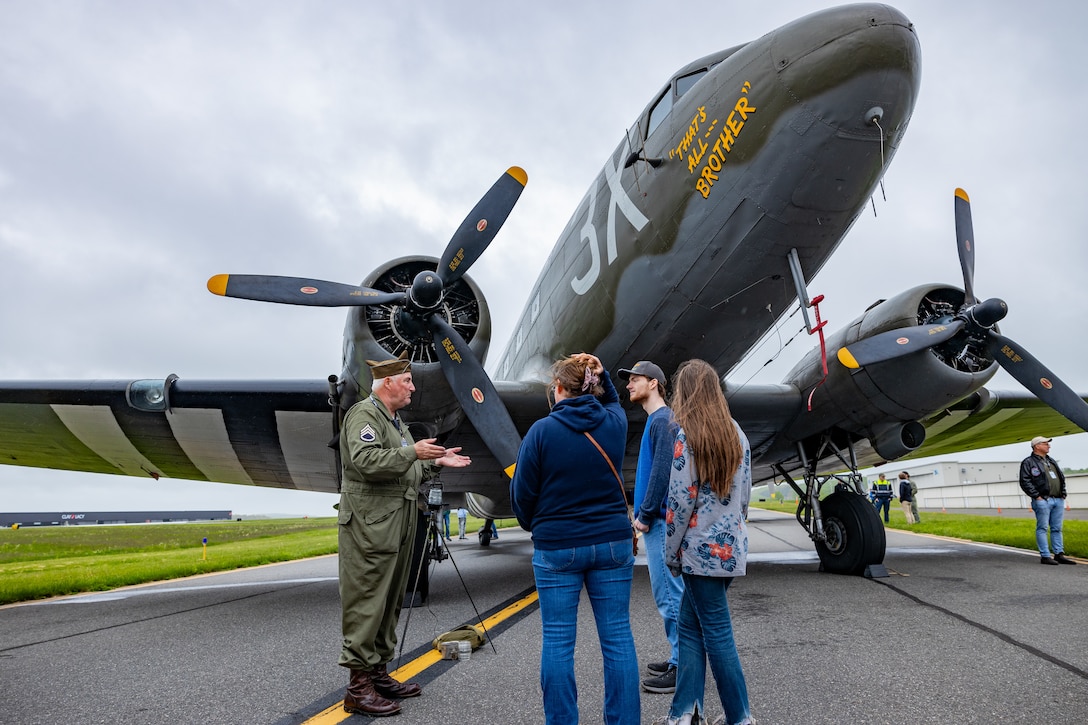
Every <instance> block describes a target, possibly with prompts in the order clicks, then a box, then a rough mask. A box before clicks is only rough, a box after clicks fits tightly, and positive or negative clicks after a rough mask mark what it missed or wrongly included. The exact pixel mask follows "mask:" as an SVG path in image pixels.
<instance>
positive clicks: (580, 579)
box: [510, 353, 641, 725]
mask: <svg viewBox="0 0 1088 725" xmlns="http://www.w3.org/2000/svg"><path fill="white" fill-rule="evenodd" d="M552 378H553V379H552V389H553V390H554V391H555V405H554V406H553V407H552V412H551V414H550V415H548V417H546V418H543V419H541V420H538V421H537V422H536V423H534V424H533V427H532V428H530V429H529V432H528V434H527V435H526V436H525V440H524V441H522V444H521V450H520V451H519V452H518V461H517V468H516V469H515V472H514V480H513V481H512V482H511V483H510V498H511V501H512V502H513V508H514V514H515V515H516V516H517V518H518V523H520V524H521V527H522V528H523V529H526V530H527V531H531V532H532V534H533V547H534V552H533V574H534V576H535V578H536V588H537V594H538V596H539V600H540V621H541V627H542V630H543V636H542V645H541V653H540V687H541V689H542V690H543V693H544V714H545V718H546V720H545V722H546V723H547V725H566V724H568V723H570V724H571V725H576V723H578V692H577V687H576V685H575V681H574V639H575V633H576V631H577V628H578V600H579V597H580V596H581V593H582V588H583V587H585V589H586V592H587V593H588V595H589V601H590V604H591V605H592V607H593V617H594V620H595V621H596V623H597V635H598V636H599V637H600V640H601V654H602V655H603V658H604V721H605V722H606V723H612V724H615V725H628V724H629V723H637V722H639V721H640V720H641V710H640V705H639V679H638V658H637V657H636V655H635V640H634V637H633V636H632V634H631V620H630V613H629V609H628V605H629V603H630V601H631V571H632V567H633V565H634V560H635V558H634V555H633V553H632V550H631V520H630V518H628V514H627V496H626V494H625V493H624V490H623V486H622V485H621V484H620V482H619V480H618V478H617V476H616V474H615V473H613V469H612V466H614V467H615V469H616V470H620V468H621V467H622V464H623V451H624V446H625V444H626V439H627V416H626V414H625V413H624V411H623V407H622V406H621V405H620V399H619V395H618V394H617V393H616V388H615V386H614V385H613V384H612V379H611V378H610V377H609V375H608V371H607V370H605V369H604V366H603V365H601V361H600V360H599V359H597V357H596V356H595V355H590V354H587V353H579V354H577V355H572V356H571V357H568V358H564V359H562V360H560V361H559V362H557V363H555V365H553V366H552ZM587 433H588V434H589V435H586V434H587ZM590 436H592V440H591V439H590ZM594 440H595V441H596V442H597V444H599V445H600V447H601V448H602V449H603V452H602V451H600V450H598V449H597V447H596V446H595V445H594V443H593V441H594ZM606 455H607V456H608V460H606V459H605V456H606ZM609 462H611V464H612V466H610V465H609ZM589 719H592V718H589Z"/></svg>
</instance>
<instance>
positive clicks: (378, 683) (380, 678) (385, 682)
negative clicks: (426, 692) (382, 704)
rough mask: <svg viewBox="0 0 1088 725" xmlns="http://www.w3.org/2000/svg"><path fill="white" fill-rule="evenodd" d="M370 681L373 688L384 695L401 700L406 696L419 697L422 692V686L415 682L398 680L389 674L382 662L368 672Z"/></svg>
mask: <svg viewBox="0 0 1088 725" xmlns="http://www.w3.org/2000/svg"><path fill="white" fill-rule="evenodd" d="M370 681H371V682H372V683H374V689H375V690H376V691H377V693H378V694H379V695H382V696H384V697H394V698H397V699H398V700H403V699H404V698H406V697H419V696H420V695H422V694H423V688H422V687H420V686H419V685H417V684H416V683H415V682H398V681H396V680H394V679H393V678H392V677H390V676H389V672H388V671H387V670H386V666H385V665H384V664H382V665H378V666H377V667H375V668H374V671H373V672H371V673H370Z"/></svg>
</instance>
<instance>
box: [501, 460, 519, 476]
mask: <svg viewBox="0 0 1088 725" xmlns="http://www.w3.org/2000/svg"><path fill="white" fill-rule="evenodd" d="M517 466H518V464H517V463H511V464H510V465H509V466H507V467H506V468H504V469H503V471H505V472H506V475H507V477H509V478H513V477H514V469H515V468H517Z"/></svg>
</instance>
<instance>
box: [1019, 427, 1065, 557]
mask: <svg viewBox="0 0 1088 725" xmlns="http://www.w3.org/2000/svg"><path fill="white" fill-rule="evenodd" d="M1020 488H1022V489H1024V493H1026V494H1027V495H1028V496H1030V497H1031V510H1032V511H1034V512H1035V543H1036V545H1038V547H1039V556H1040V557H1042V558H1041V559H1040V563H1041V564H1048V565H1051V566H1056V565H1058V564H1076V563H1077V562H1075V561H1073V560H1072V559H1070V558H1069V557H1068V556H1066V555H1065V549H1064V548H1063V547H1062V518H1063V516H1064V514H1065V475H1064V474H1063V473H1062V469H1061V467H1060V466H1058V462H1057V461H1055V460H1054V459H1053V458H1051V457H1050V439H1049V438H1046V437H1044V436H1035V437H1034V438H1032V439H1031V455H1030V456H1028V457H1027V458H1025V459H1024V460H1023V462H1022V463H1021V464H1020ZM1047 529H1050V546H1049V547H1048V546H1047ZM1051 548H1053V549H1054V556H1053V557H1052V556H1050V549H1051Z"/></svg>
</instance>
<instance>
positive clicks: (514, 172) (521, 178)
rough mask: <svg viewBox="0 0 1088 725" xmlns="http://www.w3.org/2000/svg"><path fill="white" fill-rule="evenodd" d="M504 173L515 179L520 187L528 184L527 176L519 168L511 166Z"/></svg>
mask: <svg viewBox="0 0 1088 725" xmlns="http://www.w3.org/2000/svg"><path fill="white" fill-rule="evenodd" d="M506 173H508V174H510V175H511V176H513V177H514V178H515V179H517V182H518V183H519V184H521V185H522V186H525V185H526V184H528V183H529V175H528V174H526V173H525V169H523V168H521V167H520V166H511V167H510V168H509V169H507V170H506Z"/></svg>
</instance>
